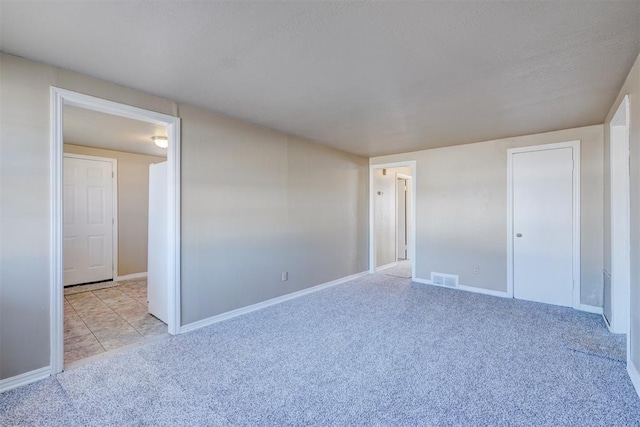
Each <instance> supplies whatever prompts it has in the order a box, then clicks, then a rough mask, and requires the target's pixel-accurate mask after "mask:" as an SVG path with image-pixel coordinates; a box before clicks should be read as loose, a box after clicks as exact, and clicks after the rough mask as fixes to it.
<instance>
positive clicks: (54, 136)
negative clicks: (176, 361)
mask: <svg viewBox="0 0 640 427" xmlns="http://www.w3.org/2000/svg"><path fill="white" fill-rule="evenodd" d="M50 101H51V107H50V108H51V126H50V132H51V133H50V136H51V142H50V153H49V157H50V161H51V163H50V183H51V187H50V242H51V243H50V248H49V266H50V267H49V289H50V310H49V312H50V321H49V324H50V335H49V340H50V368H51V374H52V375H54V374H57V373H60V372H62V370H63V367H64V319H63V314H64V311H63V302H64V294H63V265H62V236H63V232H62V170H63V169H62V166H63V155H64V149H63V144H64V134H63V129H64V127H63V125H64V121H63V119H64V106H65V105H68V106H74V107H79V108H84V109H88V110H93V111H98V112H101V113H107V114H112V115H116V116H120V117H125V118H129V119H133V120H140V121H143V122H147V123H153V124H159V125H163V126H166V127H167V139H168V143H169V147H168V148H167V162H168V180H167V181H168V185H167V191H168V199H169V203H168V205H169V206H170V207H171V208H170V209H168V211H167V216H168V223H169V224H168V229H169V230H168V234H169V242H168V248H169V250H168V254H167V265H168V270H169V272H168V277H169V290H168V300H169V322H168V332H169V333H170V334H173V335H175V334H178V333H180V118H178V117H174V116H170V115H167V114H162V113H158V112H155V111H150V110H145V109H142V108H138V107H133V106H130V105H126V104H121V103H118V102H113V101H108V100H106V99H102V98H97V97H94V96H90V95H85V94H81V93H78V92H73V91H70V90H66V89H61V88H58V87H55V86H51V98H50Z"/></svg>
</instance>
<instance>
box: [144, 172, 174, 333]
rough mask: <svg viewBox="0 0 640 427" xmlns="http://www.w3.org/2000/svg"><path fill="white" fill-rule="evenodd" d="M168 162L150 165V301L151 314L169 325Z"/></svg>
mask: <svg viewBox="0 0 640 427" xmlns="http://www.w3.org/2000/svg"><path fill="white" fill-rule="evenodd" d="M168 210H169V204H168V191H167V162H162V163H157V164H151V165H149V244H148V248H149V249H148V253H147V300H148V301H149V313H151V314H153V315H154V316H156V317H157V318H158V319H160V320H162V321H163V322H164V323H167V322H168V321H169V280H168V279H169V277H168V275H169V270H168V261H169V259H168V255H167V254H168V243H169V240H168V239H169V234H168V219H167V211H168Z"/></svg>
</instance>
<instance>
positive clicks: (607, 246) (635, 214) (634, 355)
mask: <svg viewBox="0 0 640 427" xmlns="http://www.w3.org/2000/svg"><path fill="white" fill-rule="evenodd" d="M627 94H628V95H629V109H630V112H631V114H630V115H631V117H630V129H629V155H630V157H631V160H630V173H631V178H630V181H631V189H630V196H631V296H630V298H631V311H630V317H631V325H630V326H631V330H630V331H629V332H630V333H629V340H630V341H631V360H630V361H631V363H633V365H634V366H635V369H636V370H640V369H639V368H640V220H639V219H638V218H640V56H638V59H636V62H635V64H634V65H633V68H632V69H631V71H630V72H629V75H628V77H627V80H626V81H625V83H624V85H623V86H622V88H621V89H620V93H619V95H618V97H617V98H616V100H615V102H614V103H613V104H612V105H611V109H610V110H609V114H608V115H607V119H606V120H605V123H606V125H605V128H604V136H605V138H604V140H605V142H604V152H605V155H606V158H605V161H604V170H605V172H604V175H605V179H606V186H605V187H604V193H605V201H606V202H605V205H604V212H605V215H604V219H605V223H604V224H605V229H606V231H607V232H606V234H605V240H604V253H605V257H604V258H605V268H606V269H607V271H611V235H610V221H611V209H610V208H611V205H610V196H611V194H610V193H611V192H610V188H609V123H610V122H611V119H612V118H613V115H614V114H615V113H616V110H617V108H618V105H620V102H621V101H622V99H623V98H624V96H625V95H627Z"/></svg>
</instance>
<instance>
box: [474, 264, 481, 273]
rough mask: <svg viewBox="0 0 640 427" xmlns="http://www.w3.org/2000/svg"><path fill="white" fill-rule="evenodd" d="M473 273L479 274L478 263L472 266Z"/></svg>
mask: <svg viewBox="0 0 640 427" xmlns="http://www.w3.org/2000/svg"><path fill="white" fill-rule="evenodd" d="M473 274H480V266H479V265H474V266H473Z"/></svg>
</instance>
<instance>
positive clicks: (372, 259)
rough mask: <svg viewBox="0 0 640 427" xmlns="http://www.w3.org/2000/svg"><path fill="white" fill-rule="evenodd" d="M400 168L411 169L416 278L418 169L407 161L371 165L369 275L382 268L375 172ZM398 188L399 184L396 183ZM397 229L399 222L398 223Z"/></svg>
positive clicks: (412, 252) (412, 229)
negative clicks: (378, 261) (378, 251)
mask: <svg viewBox="0 0 640 427" xmlns="http://www.w3.org/2000/svg"><path fill="white" fill-rule="evenodd" d="M398 167H408V168H409V169H411V178H412V179H411V241H410V242H409V243H410V247H411V254H412V258H413V259H410V261H411V277H412V278H414V277H416V205H417V204H418V203H417V195H416V194H417V192H416V175H417V171H416V169H417V167H416V161H415V160H407V161H404V162H394V163H381V164H375V165H369V273H371V274H373V273H375V272H376V271H379V270H380V268H379V267H378V266H376V218H375V192H374V187H375V185H374V184H375V172H376V171H377V170H380V169H391V168H398ZM394 180H396V181H397V177H394ZM394 185H395V186H397V182H396V183H394ZM396 209H397V201H396ZM396 229H397V222H396ZM394 246H395V248H396V249H395V250H394V252H397V247H398V244H397V239H396V242H395V243H394ZM397 260H398V254H397V253H396V262H395V263H394V264H396V263H397Z"/></svg>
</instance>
